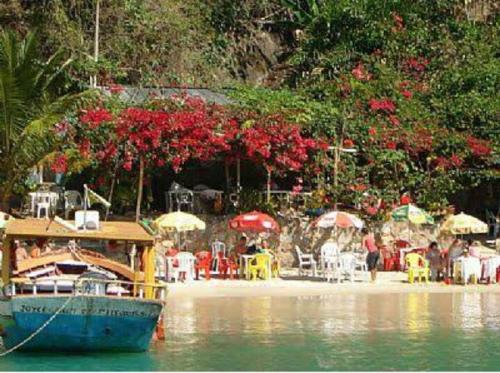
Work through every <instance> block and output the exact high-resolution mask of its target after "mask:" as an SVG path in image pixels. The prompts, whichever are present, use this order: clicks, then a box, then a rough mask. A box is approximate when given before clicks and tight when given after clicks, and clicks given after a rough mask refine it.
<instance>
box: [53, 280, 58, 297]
mask: <svg viewBox="0 0 500 373" xmlns="http://www.w3.org/2000/svg"><path fill="white" fill-rule="evenodd" d="M54 294H58V289H57V280H54Z"/></svg>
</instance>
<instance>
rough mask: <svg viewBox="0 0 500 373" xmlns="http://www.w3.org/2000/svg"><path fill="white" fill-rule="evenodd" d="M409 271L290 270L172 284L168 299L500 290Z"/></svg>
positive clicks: (499, 289) (494, 291) (498, 291)
mask: <svg viewBox="0 0 500 373" xmlns="http://www.w3.org/2000/svg"><path fill="white" fill-rule="evenodd" d="M406 278H407V275H406V273H400V272H381V273H379V274H378V277H377V282H376V283H375V284H372V283H370V282H369V281H368V280H367V279H362V278H361V277H360V276H359V275H358V277H357V278H356V281H354V282H353V283H351V282H349V281H346V282H343V283H340V284H337V283H336V282H334V283H327V282H326V281H325V280H323V279H321V278H313V277H301V278H299V277H298V276H297V272H296V271H293V270H292V271H287V272H285V273H284V274H283V275H282V278H280V279H273V280H270V281H241V280H219V279H211V280H210V281H205V280H201V281H192V282H186V283H171V284H169V285H168V299H174V298H186V297H190V298H210V297H256V296H273V297H275V296H276V297H280V296H285V297H286V296H317V295H333V294H363V293H365V294H390V293H463V292H467V293H500V286H499V285H497V284H491V285H484V284H479V285H467V286H464V285H446V284H444V283H443V282H438V283H436V282H429V283H428V284H425V283H422V284H418V283H414V284H409V283H407V282H406Z"/></svg>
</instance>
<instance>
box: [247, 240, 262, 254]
mask: <svg viewBox="0 0 500 373" xmlns="http://www.w3.org/2000/svg"><path fill="white" fill-rule="evenodd" d="M258 252H259V250H258V247H257V241H256V240H254V241H250V242H249V243H248V246H247V251H246V255H255V254H257V253H258Z"/></svg>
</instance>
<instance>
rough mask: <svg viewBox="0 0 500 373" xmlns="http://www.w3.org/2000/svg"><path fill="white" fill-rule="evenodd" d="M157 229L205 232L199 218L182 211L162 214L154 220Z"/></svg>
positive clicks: (203, 223)
mask: <svg viewBox="0 0 500 373" xmlns="http://www.w3.org/2000/svg"><path fill="white" fill-rule="evenodd" d="M155 224H156V226H157V227H158V228H159V229H162V230H165V231H177V232H188V231H195V230H205V227H206V225H205V222H204V221H203V220H201V219H200V218H198V217H196V216H194V215H191V214H188V213H186V212H182V211H176V212H171V213H169V214H163V215H162V216H160V217H159V218H158V219H156V220H155Z"/></svg>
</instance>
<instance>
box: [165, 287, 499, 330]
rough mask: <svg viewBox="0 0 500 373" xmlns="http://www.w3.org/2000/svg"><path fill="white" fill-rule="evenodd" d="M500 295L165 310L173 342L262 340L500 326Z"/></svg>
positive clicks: (349, 297) (202, 302)
mask: <svg viewBox="0 0 500 373" xmlns="http://www.w3.org/2000/svg"><path fill="white" fill-rule="evenodd" d="M499 317H500V294H486V293H450V294H429V293H410V294H357V295H355V294H339V295H328V296H301V297H300V296H299V297H248V298H240V297H238V298H205V299H190V298H187V299H178V300H177V299H176V300H173V301H171V302H170V304H169V305H168V311H167V315H166V321H165V322H166V328H167V330H168V333H169V335H171V336H174V337H176V336H187V335H194V334H196V335H198V336H200V335H204V334H211V333H214V332H220V331H223V332H224V333H226V334H241V335H246V334H248V335H255V334H258V335H262V336H266V335H269V334H277V333H295V332H297V331H302V330H313V331H315V332H319V333H321V334H323V335H324V336H325V337H328V336H335V335H336V334H351V333H367V332H374V331H377V332H378V331H394V330H404V331H405V333H411V334H418V333H426V332H429V331H430V330H431V329H432V328H436V327H439V328H457V329H463V330H467V329H472V330H478V329H483V328H492V329H495V328H498V327H499V326H500V324H499V322H500V319H499Z"/></svg>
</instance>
